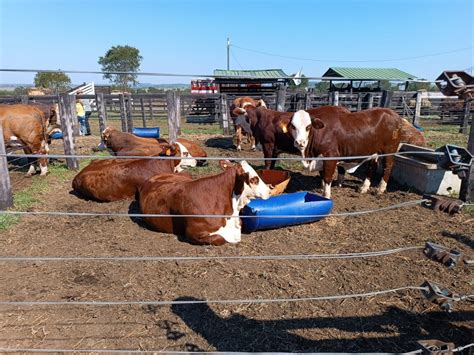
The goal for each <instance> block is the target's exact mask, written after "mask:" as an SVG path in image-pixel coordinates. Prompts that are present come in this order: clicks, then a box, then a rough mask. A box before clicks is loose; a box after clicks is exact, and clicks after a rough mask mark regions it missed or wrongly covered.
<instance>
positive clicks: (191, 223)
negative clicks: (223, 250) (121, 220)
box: [139, 161, 270, 245]
mask: <svg viewBox="0 0 474 355" xmlns="http://www.w3.org/2000/svg"><path fill="white" fill-rule="evenodd" d="M221 166H222V167H223V168H224V169H225V170H224V171H223V172H222V173H220V174H217V175H211V176H207V177H203V178H200V179H197V180H191V179H190V178H187V177H178V178H177V177H176V176H175V175H170V174H162V175H157V176H154V177H152V178H151V179H149V180H148V181H146V182H145V183H144V184H143V185H141V187H140V189H139V205H140V211H141V212H142V213H144V214H171V215H185V216H183V217H144V220H145V222H146V223H147V224H148V225H149V226H150V227H151V228H152V229H154V230H156V231H158V232H164V233H173V234H176V235H179V236H182V237H185V238H187V240H188V241H189V242H191V243H193V244H198V245H202V244H211V245H222V244H224V243H226V242H229V243H237V242H239V241H240V239H241V224H240V219H239V218H238V216H239V210H240V209H241V208H242V207H243V206H244V205H245V204H247V203H248V202H249V201H250V199H252V198H257V197H260V198H265V199H266V198H268V197H269V196H270V188H269V187H268V186H267V185H265V184H264V183H263V181H262V180H261V179H260V178H259V177H258V175H257V173H256V172H255V170H254V169H253V168H252V167H251V166H250V165H249V164H248V163H247V162H245V161H242V162H240V163H237V164H235V165H234V164H232V163H230V162H228V161H224V162H221ZM189 215H226V216H230V215H232V216H233V217H229V218H225V217H215V218H214V217H189Z"/></svg>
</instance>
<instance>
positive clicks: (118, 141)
mask: <svg viewBox="0 0 474 355" xmlns="http://www.w3.org/2000/svg"><path fill="white" fill-rule="evenodd" d="M102 138H103V140H104V142H105V145H106V146H107V148H109V149H110V150H111V151H112V152H113V153H114V154H115V155H118V156H133V155H136V156H151V155H156V154H160V153H161V152H162V150H163V148H162V146H161V145H162V144H165V145H168V144H169V143H168V141H167V140H166V139H163V138H158V139H155V138H142V137H137V136H135V135H134V134H131V133H126V132H120V131H119V130H116V129H114V128H111V127H107V128H106V129H105V130H104V131H103V132H102ZM176 144H178V146H179V148H180V149H179V152H180V154H181V157H183V158H184V157H186V158H192V157H196V158H206V157H207V153H206V152H205V151H204V150H203V149H202V148H201V147H200V146H199V145H197V144H196V143H194V142H191V141H189V140H187V139H184V138H178V139H177V141H176ZM206 163H207V161H206V160H203V159H183V160H182V161H181V164H180V165H179V167H178V170H180V171H181V167H183V166H196V165H199V166H201V165H205V164H206Z"/></svg>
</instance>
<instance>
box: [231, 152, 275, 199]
mask: <svg viewBox="0 0 474 355" xmlns="http://www.w3.org/2000/svg"><path fill="white" fill-rule="evenodd" d="M240 165H241V166H242V168H243V169H244V171H245V172H246V173H248V174H249V178H250V179H251V178H253V177H258V183H257V184H252V183H251V184H250V185H247V184H244V191H243V192H242V195H241V197H240V199H239V206H242V207H244V206H245V205H246V204H247V203H248V202H249V201H250V199H252V198H263V199H267V198H269V197H270V196H271V193H270V192H271V190H270V188H269V187H268V186H267V185H266V184H265V183H264V182H263V180H262V179H261V178H260V177H259V176H258V174H257V172H256V171H255V170H254V169H253V168H252V167H251V166H250V165H249V164H248V163H247V162H246V161H245V160H243V161H241V162H240Z"/></svg>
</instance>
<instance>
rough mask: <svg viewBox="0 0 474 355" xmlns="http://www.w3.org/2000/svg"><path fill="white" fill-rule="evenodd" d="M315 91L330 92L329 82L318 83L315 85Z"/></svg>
mask: <svg viewBox="0 0 474 355" xmlns="http://www.w3.org/2000/svg"><path fill="white" fill-rule="evenodd" d="M314 91H315V92H318V93H327V92H328V91H329V82H327V81H320V82H317V83H316V84H314Z"/></svg>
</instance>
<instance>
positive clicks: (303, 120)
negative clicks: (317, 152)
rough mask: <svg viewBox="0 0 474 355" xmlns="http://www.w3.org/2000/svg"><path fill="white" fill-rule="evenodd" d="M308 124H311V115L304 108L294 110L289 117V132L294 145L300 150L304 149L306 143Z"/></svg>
mask: <svg viewBox="0 0 474 355" xmlns="http://www.w3.org/2000/svg"><path fill="white" fill-rule="evenodd" d="M308 126H311V117H310V116H309V113H308V112H306V111H304V110H299V111H297V112H295V114H294V115H293V117H292V118H291V126H290V133H291V136H292V137H293V139H294V141H295V142H294V145H295V147H296V148H298V149H299V150H300V151H304V150H305V149H306V146H307V145H308V140H309V131H308V129H307V128H308Z"/></svg>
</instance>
